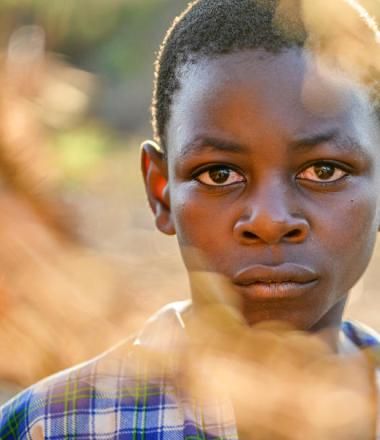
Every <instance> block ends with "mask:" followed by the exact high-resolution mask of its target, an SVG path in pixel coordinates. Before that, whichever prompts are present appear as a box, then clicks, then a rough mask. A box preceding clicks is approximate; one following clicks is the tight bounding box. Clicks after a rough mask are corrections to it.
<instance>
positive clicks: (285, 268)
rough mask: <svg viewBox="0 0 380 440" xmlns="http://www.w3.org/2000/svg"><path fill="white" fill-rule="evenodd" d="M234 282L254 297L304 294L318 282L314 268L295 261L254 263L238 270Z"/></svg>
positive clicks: (266, 297)
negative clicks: (267, 264) (275, 263)
mask: <svg viewBox="0 0 380 440" xmlns="http://www.w3.org/2000/svg"><path fill="white" fill-rule="evenodd" d="M233 283H234V284H235V285H236V286H237V287H239V288H242V289H243V290H244V292H245V294H248V296H250V297H254V298H265V299H268V298H281V297H283V298H285V297H286V298H287V297H297V296H301V295H304V294H305V293H307V291H308V290H309V289H310V288H312V287H313V286H314V285H315V284H317V283H318V276H317V274H316V273H315V271H313V270H312V269H310V268H308V267H305V266H302V265H298V264H293V263H285V264H282V265H280V266H266V265H253V266H250V267H248V268H245V269H243V270H241V271H240V272H238V273H237V274H236V276H235V277H234V278H233Z"/></svg>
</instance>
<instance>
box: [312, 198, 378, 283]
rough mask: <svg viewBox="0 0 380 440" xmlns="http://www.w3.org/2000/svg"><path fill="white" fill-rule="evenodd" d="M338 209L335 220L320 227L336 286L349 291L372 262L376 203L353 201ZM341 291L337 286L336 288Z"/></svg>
mask: <svg viewBox="0 0 380 440" xmlns="http://www.w3.org/2000/svg"><path fill="white" fill-rule="evenodd" d="M345 205H346V206H342V205H340V206H337V208H336V209H335V210H334V211H333V217H329V218H328V219H326V220H325V221H324V222H323V221H322V222H321V223H320V228H323V230H324V234H323V235H324V236H325V239H324V243H323V245H324V247H325V252H324V253H325V255H326V259H327V261H326V262H327V264H328V265H329V267H330V268H333V269H334V270H333V271H331V273H333V277H334V279H335V282H336V283H337V284H338V285H339V287H340V288H342V289H345V290H347V289H350V288H351V287H352V286H353V285H354V284H355V283H356V281H357V280H358V279H359V278H360V276H361V275H362V274H363V272H364V270H365V269H366V267H367V265H368V262H369V260H370V258H371V255H372V252H373V248H374V245H375V241H376V235H377V220H376V208H377V206H376V205H377V203H376V200H375V199H371V198H368V197H360V196H357V197H355V198H353V197H351V199H350V200H348V201H347V202H346V204H345ZM337 287H338V286H337Z"/></svg>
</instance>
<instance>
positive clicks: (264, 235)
mask: <svg viewBox="0 0 380 440" xmlns="http://www.w3.org/2000/svg"><path fill="white" fill-rule="evenodd" d="M343 78H345V79H344V80H343ZM379 138H380V136H379V123H378V121H377V119H376V117H375V116H374V114H373V111H372V108H371V104H370V102H369V100H368V99H367V96H366V93H365V91H364V89H363V88H362V87H360V86H359V85H358V84H356V83H354V82H352V81H351V80H350V79H348V78H346V77H345V76H344V75H343V74H342V73H341V72H337V71H333V70H329V69H323V70H322V71H321V70H320V69H319V67H318V65H317V63H316V61H315V58H314V57H313V56H312V55H310V54H308V53H306V52H305V51H300V50H296V49H291V50H287V51H283V52H282V53H280V54H269V53H266V52H265V51H262V50H252V51H241V52H237V53H234V54H228V55H223V56H220V57H215V58H212V59H211V58H205V59H201V60H200V61H199V62H198V63H196V64H195V65H194V64H193V65H191V66H186V67H185V68H184V69H183V75H182V76H181V88H180V90H179V91H178V92H177V93H176V95H175V96H174V100H173V104H172V108H171V118H170V121H169V124H168V127H167V156H166V155H164V154H163V153H161V152H159V151H157V149H155V148H154V146H153V145H152V143H149V142H148V143H145V144H144V146H143V149H142V156H143V157H142V160H143V172H144V177H145V183H146V188H147V193H148V197H149V201H150V205H151V207H152V209H153V212H154V214H155V218H156V224H157V227H158V229H159V230H161V231H162V232H164V233H166V234H176V235H177V239H178V242H179V245H180V248H181V251H182V254H183V258H184V262H185V265H186V267H187V269H188V271H192V270H207V271H212V272H216V273H219V274H222V275H224V276H225V277H226V278H227V279H228V280H230V281H231V283H232V284H233V286H234V288H235V290H236V295H238V296H239V298H241V300H242V304H243V314H244V317H245V319H246V321H247V323H248V324H249V325H254V324H255V323H258V322H261V321H265V320H281V321H287V322H289V323H291V324H292V325H294V326H296V327H297V328H299V329H301V330H305V331H314V330H320V329H324V328H327V327H334V328H338V327H339V324H340V322H341V320H342V313H343V310H344V306H345V303H346V300H347V296H348V293H349V290H350V289H351V288H352V287H353V285H354V284H355V283H356V281H357V280H358V279H359V278H360V276H361V275H362V274H363V272H364V270H365V268H366V267H367V265H368V262H369V260H370V257H371V254H372V252H373V248H374V243H375V240H376V235H377V231H378V229H379V224H380V219H379V211H380V209H379V189H380V171H379V161H380V145H379ZM189 249H195V250H197V251H199V252H200V253H201V254H202V255H203V257H204V260H203V259H202V261H206V262H207V263H206V264H205V265H201V267H197V263H196V262H194V259H193V258H188V252H187V250H189ZM263 271H264V272H263ZM267 272H268V273H267ZM247 274H248V275H247ZM263 274H264V275H263ZM245 275H246V278H247V277H248V279H246V278H244V276H245ZM242 278H243V281H242Z"/></svg>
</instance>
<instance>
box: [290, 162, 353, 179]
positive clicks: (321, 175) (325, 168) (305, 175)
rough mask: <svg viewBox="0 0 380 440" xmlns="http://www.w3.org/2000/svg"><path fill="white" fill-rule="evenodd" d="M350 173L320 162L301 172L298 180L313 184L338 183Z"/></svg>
mask: <svg viewBox="0 0 380 440" xmlns="http://www.w3.org/2000/svg"><path fill="white" fill-rule="evenodd" d="M348 174H349V173H348V172H346V171H345V170H343V169H342V168H340V167H339V166H338V165H335V164H334V163H330V162H318V163H315V164H314V165H312V166H310V167H308V168H306V169H305V170H303V171H301V172H300V173H299V174H298V175H297V178H298V179H301V180H309V181H313V182H326V183H328V182H336V181H338V180H340V179H342V178H343V177H346V176H347V175H348Z"/></svg>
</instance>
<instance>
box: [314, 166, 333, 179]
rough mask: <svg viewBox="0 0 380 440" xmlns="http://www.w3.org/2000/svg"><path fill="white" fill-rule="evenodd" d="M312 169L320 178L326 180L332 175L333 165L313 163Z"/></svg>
mask: <svg viewBox="0 0 380 440" xmlns="http://www.w3.org/2000/svg"><path fill="white" fill-rule="evenodd" d="M314 171H315V174H316V175H317V176H318V177H319V178H320V179H322V180H328V179H331V177H332V176H333V175H334V173H335V167H334V165H329V164H320V165H314Z"/></svg>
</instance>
